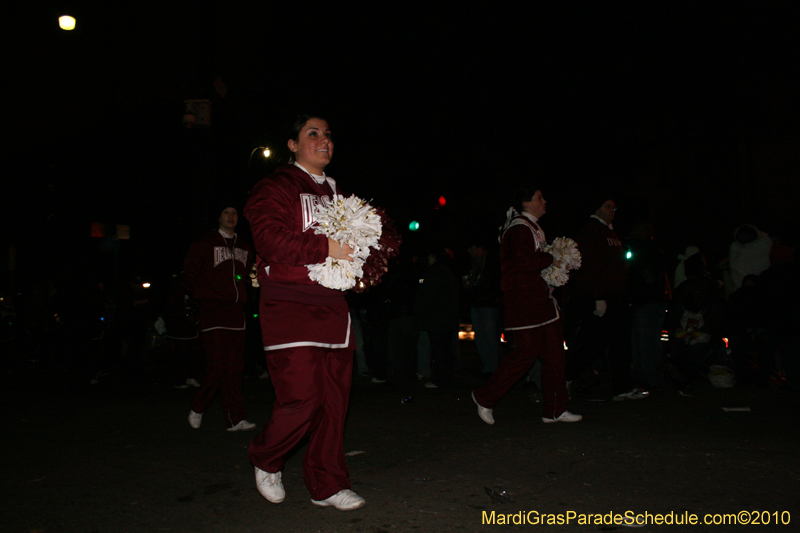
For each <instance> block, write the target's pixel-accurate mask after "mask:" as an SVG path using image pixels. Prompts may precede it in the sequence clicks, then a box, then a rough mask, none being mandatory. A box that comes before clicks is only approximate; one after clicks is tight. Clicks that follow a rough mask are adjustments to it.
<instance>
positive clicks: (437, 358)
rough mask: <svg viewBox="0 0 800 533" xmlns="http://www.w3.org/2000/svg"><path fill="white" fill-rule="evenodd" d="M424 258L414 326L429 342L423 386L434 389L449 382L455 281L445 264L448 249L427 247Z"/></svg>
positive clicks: (455, 311)
mask: <svg viewBox="0 0 800 533" xmlns="http://www.w3.org/2000/svg"><path fill="white" fill-rule="evenodd" d="M427 259H428V268H427V269H425V271H424V272H423V279H422V281H421V283H420V286H419V289H418V290H417V295H416V301H415V303H414V325H415V327H416V329H417V330H418V331H424V332H425V333H426V334H427V335H428V340H429V341H430V346H431V359H432V366H433V377H432V379H431V381H429V382H428V383H426V384H425V386H426V387H428V388H434V389H435V388H437V387H447V386H450V385H452V384H453V374H454V370H455V351H454V349H453V334H454V333H457V332H458V328H459V314H458V280H457V279H456V277H455V276H454V275H453V273H452V272H451V271H450V268H448V267H447V264H448V263H449V262H450V261H451V260H452V256H451V252H450V250H447V249H444V248H438V249H434V250H431V251H430V252H429V253H428V256H427Z"/></svg>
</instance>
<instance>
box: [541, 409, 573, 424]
mask: <svg viewBox="0 0 800 533" xmlns="http://www.w3.org/2000/svg"><path fill="white" fill-rule="evenodd" d="M581 420H583V417H582V416H581V415H576V414H575V413H570V412H569V411H564V412H563V413H561V414H560V415H558V416H557V417H556V418H545V417H542V422H544V423H545V424H550V423H552V422H580V421H581Z"/></svg>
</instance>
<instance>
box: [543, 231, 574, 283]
mask: <svg viewBox="0 0 800 533" xmlns="http://www.w3.org/2000/svg"><path fill="white" fill-rule="evenodd" d="M544 251H545V252H549V253H550V255H552V256H553V264H552V265H550V266H549V267H547V268H545V269H544V270H542V279H544V280H545V281H546V282H547V284H548V285H550V286H551V287H561V286H562V285H565V284H566V283H567V281H569V272H570V270H577V269H579V268H580V267H581V253H580V252H579V251H578V245H577V243H576V242H575V241H573V240H572V239H569V238H567V237H556V238H555V239H553V242H552V243H551V244H548V245H547V246H545V247H544Z"/></svg>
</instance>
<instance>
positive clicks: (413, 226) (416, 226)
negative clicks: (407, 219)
mask: <svg viewBox="0 0 800 533" xmlns="http://www.w3.org/2000/svg"><path fill="white" fill-rule="evenodd" d="M408 229H410V230H411V231H417V230H418V229H419V222H417V221H416V220H412V221H411V223H410V224H409V225H408Z"/></svg>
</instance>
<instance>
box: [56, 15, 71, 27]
mask: <svg viewBox="0 0 800 533" xmlns="http://www.w3.org/2000/svg"><path fill="white" fill-rule="evenodd" d="M58 27H59V28H61V29H62V30H66V31H70V30H74V29H75V18H74V17H70V16H69V15H62V16H60V17H58Z"/></svg>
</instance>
